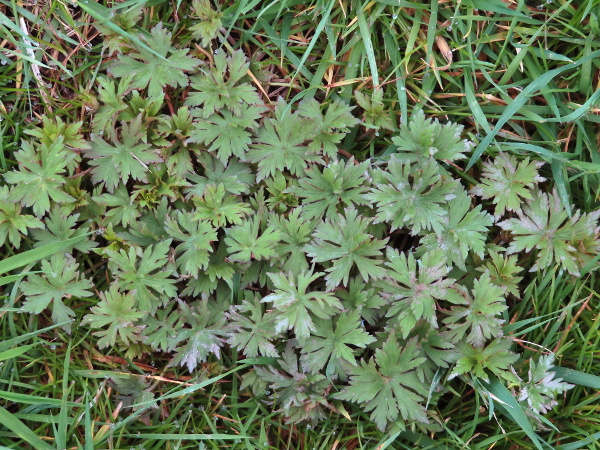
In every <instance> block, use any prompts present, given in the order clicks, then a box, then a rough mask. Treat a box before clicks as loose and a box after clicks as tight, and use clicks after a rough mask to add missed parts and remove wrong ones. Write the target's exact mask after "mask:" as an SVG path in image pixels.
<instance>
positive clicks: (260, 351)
mask: <svg viewBox="0 0 600 450" xmlns="http://www.w3.org/2000/svg"><path fill="white" fill-rule="evenodd" d="M226 315H227V319H228V321H229V323H228V326H227V327H228V329H229V330H230V331H229V333H228V334H229V338H228V340H227V343H228V344H229V345H231V346H233V347H236V348H238V349H240V350H242V352H243V353H244V355H245V356H247V357H249V358H254V357H256V356H259V355H260V356H271V357H277V356H279V354H278V352H277V349H276V348H275V345H273V341H274V340H275V338H277V337H278V336H279V335H280V333H278V332H277V331H275V314H272V313H269V312H263V307H262V305H261V298H260V296H259V295H258V294H248V295H247V296H246V298H245V299H244V301H243V302H242V304H241V305H239V306H232V307H231V308H230V309H229V312H228V313H226Z"/></svg>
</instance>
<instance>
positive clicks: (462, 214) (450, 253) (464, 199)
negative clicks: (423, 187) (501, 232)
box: [420, 189, 493, 270]
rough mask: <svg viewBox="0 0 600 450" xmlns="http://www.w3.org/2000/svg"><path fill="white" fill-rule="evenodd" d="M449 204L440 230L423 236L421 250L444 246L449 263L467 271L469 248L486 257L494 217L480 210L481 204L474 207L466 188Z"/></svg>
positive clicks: (457, 193)
mask: <svg viewBox="0 0 600 450" xmlns="http://www.w3.org/2000/svg"><path fill="white" fill-rule="evenodd" d="M455 193H456V198H453V199H452V200H450V201H449V202H448V204H447V209H448V215H446V216H444V217H443V220H442V222H441V225H440V230H439V232H438V233H430V234H427V235H425V236H424V237H423V238H422V239H421V247H420V251H422V252H426V251H432V250H436V249H444V252H445V253H446V258H447V259H448V262H449V263H454V264H456V265H457V266H458V267H459V268H460V269H462V270H465V269H466V266H465V260H466V258H467V256H468V254H469V252H470V251H472V252H474V253H475V254H476V255H478V256H480V257H483V255H484V250H485V240H486V237H487V233H488V229H489V227H491V226H492V223H493V219H492V216H491V215H490V214H488V213H486V212H483V211H482V210H481V205H478V206H476V207H475V208H473V209H471V199H470V198H469V196H468V195H467V193H466V192H465V191H464V190H463V189H458V190H457V191H456V192H455Z"/></svg>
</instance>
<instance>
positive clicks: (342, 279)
mask: <svg viewBox="0 0 600 450" xmlns="http://www.w3.org/2000/svg"><path fill="white" fill-rule="evenodd" d="M344 212H345V215H343V216H342V215H341V214H338V216H337V218H336V219H335V220H332V219H329V220H326V221H322V222H320V223H319V225H318V226H317V229H316V231H315V232H314V234H313V238H314V241H313V242H312V243H310V244H308V245H306V246H305V247H304V251H305V252H307V254H308V256H309V257H311V258H312V260H313V262H315V263H321V262H326V261H331V262H332V263H333V266H332V267H330V268H329V269H327V270H326V271H327V272H329V273H328V275H327V276H326V277H325V279H326V280H327V289H333V288H335V287H336V286H338V285H339V284H340V283H343V284H345V285H346V284H348V279H349V278H350V272H351V270H352V268H353V267H354V266H356V267H357V269H358V271H359V273H360V275H361V276H362V278H363V280H365V281H368V280H369V279H377V278H381V277H383V276H384V275H385V269H383V268H382V267H380V266H381V263H382V260H381V259H374V258H377V257H381V256H382V253H381V249H382V248H383V247H384V246H385V244H386V243H387V241H388V238H386V239H384V240H377V239H374V238H373V236H371V235H370V234H368V233H367V228H368V226H369V222H370V220H369V219H365V218H363V217H361V216H359V215H358V211H357V210H356V209H355V208H354V207H350V208H346V209H345V210H344Z"/></svg>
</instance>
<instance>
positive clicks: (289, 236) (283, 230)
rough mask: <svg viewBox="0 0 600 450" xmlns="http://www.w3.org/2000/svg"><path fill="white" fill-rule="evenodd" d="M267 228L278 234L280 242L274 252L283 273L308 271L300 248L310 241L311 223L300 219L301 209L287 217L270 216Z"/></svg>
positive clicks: (295, 210) (294, 210) (293, 211)
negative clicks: (280, 263)
mask: <svg viewBox="0 0 600 450" xmlns="http://www.w3.org/2000/svg"><path fill="white" fill-rule="evenodd" d="M268 223H269V226H270V227H272V228H273V229H274V230H276V231H277V232H279V236H280V238H279V239H280V240H279V243H278V244H277V245H276V247H275V251H276V253H277V255H278V256H279V258H280V261H281V262H282V266H281V268H282V270H283V272H286V273H287V272H290V271H291V272H292V273H293V274H294V275H298V274H299V273H300V272H303V271H308V261H307V260H306V255H305V254H304V252H303V251H302V248H303V247H304V246H305V245H306V244H307V243H308V242H309V241H310V235H311V233H312V231H313V228H314V227H312V226H311V223H310V222H309V221H308V220H304V219H303V218H302V210H301V208H295V209H293V210H292V211H291V212H290V213H289V214H288V215H287V217H286V216H283V215H278V214H272V215H270V216H269V222H268Z"/></svg>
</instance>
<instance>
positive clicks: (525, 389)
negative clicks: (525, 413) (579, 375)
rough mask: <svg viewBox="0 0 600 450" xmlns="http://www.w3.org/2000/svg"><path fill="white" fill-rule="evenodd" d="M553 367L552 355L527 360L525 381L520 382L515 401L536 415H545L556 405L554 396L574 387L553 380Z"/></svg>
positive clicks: (560, 380) (558, 380)
mask: <svg viewBox="0 0 600 450" xmlns="http://www.w3.org/2000/svg"><path fill="white" fill-rule="evenodd" d="M552 367H554V353H550V354H549V355H542V356H540V358H539V359H538V361H534V360H533V359H530V360H529V371H528V373H527V375H528V379H527V381H522V380H520V381H521V383H520V385H519V389H518V392H517V399H518V400H519V401H520V402H526V403H527V406H528V407H529V408H531V410H532V411H533V412H535V413H537V414H546V413H547V412H548V411H550V410H551V409H552V408H554V407H555V406H557V405H558V402H557V401H556V396H557V395H559V394H562V393H563V392H565V391H568V390H569V389H572V388H574V387H575V386H574V385H572V384H569V383H565V382H564V381H562V379H561V378H556V379H555V378H554V377H555V375H556V374H555V373H554V372H553V371H551V370H550V369H552Z"/></svg>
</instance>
